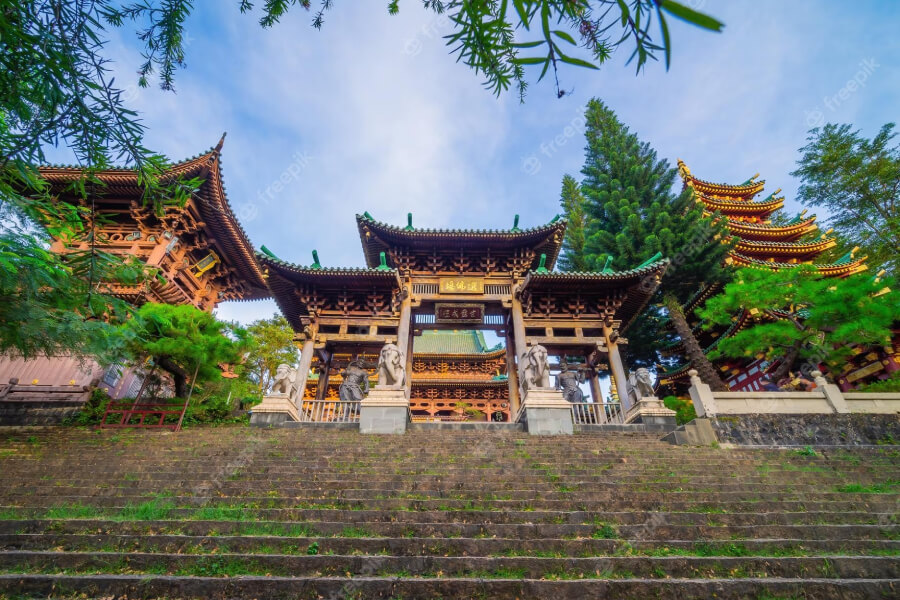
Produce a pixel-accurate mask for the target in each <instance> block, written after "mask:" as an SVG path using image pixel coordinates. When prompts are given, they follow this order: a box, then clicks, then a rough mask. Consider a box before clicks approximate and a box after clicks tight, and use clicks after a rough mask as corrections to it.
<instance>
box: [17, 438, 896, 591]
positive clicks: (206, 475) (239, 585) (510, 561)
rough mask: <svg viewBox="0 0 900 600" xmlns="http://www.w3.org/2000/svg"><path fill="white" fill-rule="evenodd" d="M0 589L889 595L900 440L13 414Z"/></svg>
mask: <svg viewBox="0 0 900 600" xmlns="http://www.w3.org/2000/svg"><path fill="white" fill-rule="evenodd" d="M0 472H2V474H3V475H2V477H3V486H2V489H0V598H3V599H10V600H11V599H12V598H47V597H53V598H111V597H115V598H121V597H131V598H133V597H141V598H156V597H159V598H170V599H171V598H223V599H224V598H235V597H245V598H334V599H339V598H395V599H396V598H510V599H512V598H523V599H524V598H553V599H556V598H573V599H574V598H601V597H603V598H607V597H609V598H678V599H683V598H713V597H715V598H719V599H729V598H752V599H757V600H763V599H770V600H771V599H776V598H778V599H789V598H810V599H811V598H815V599H827V598H897V597H900V525H898V507H900V503H898V498H900V496H898V491H900V449H898V448H897V447H896V446H885V447H881V448H861V449H849V448H848V449H833V448H829V449H827V450H824V451H823V450H820V451H818V452H815V453H814V452H813V451H811V450H801V451H796V450H775V449H738V450H734V449H731V450H726V449H722V448H715V447H709V446H707V447H688V446H672V445H670V444H667V443H665V442H662V441H660V440H658V439H657V437H655V436H653V435H650V434H633V433H632V434H629V433H617V432H604V433H598V434H590V435H575V436H570V437H554V438H539V437H533V436H528V435H527V434H524V433H521V432H517V431H448V430H424V429H422V430H412V431H410V432H408V433H407V434H406V435H404V436H394V437H383V436H362V435H360V434H358V433H356V432H352V431H345V430H327V429H275V430H267V429H258V428H249V427H230V428H209V429H190V430H186V431H183V432H180V433H176V434H173V433H168V432H148V431H125V432H111V431H108V430H106V431H95V430H87V429H49V428H48V429H18V430H13V431H12V432H10V431H9V430H8V431H5V432H3V434H2V438H0Z"/></svg>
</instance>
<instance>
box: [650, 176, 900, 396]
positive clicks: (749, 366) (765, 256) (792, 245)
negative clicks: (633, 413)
mask: <svg viewBox="0 0 900 600" xmlns="http://www.w3.org/2000/svg"><path fill="white" fill-rule="evenodd" d="M678 171H679V174H680V175H681V178H682V180H683V182H684V186H685V188H690V189H691V190H692V191H693V192H694V196H695V198H696V200H697V201H698V202H702V203H703V205H704V207H705V211H704V212H705V214H707V215H711V214H713V213H715V212H718V213H719V214H720V215H722V216H723V217H724V218H725V219H726V226H727V228H728V230H729V231H730V233H731V234H732V235H733V236H734V237H735V238H737V243H736V244H735V246H734V248H733V249H732V250H731V252H730V253H729V256H728V258H727V259H726V260H727V262H729V263H730V264H733V265H735V266H736V267H749V268H754V269H773V270H779V269H789V268H793V267H796V266H797V265H800V264H812V265H814V266H815V268H816V270H817V271H818V273H820V274H821V275H823V276H825V277H846V276H848V275H852V274H854V273H859V272H861V271H864V270H866V268H867V267H866V264H865V260H866V259H865V257H856V256H855V250H854V251H851V252H848V253H847V254H845V255H844V256H842V257H840V258H839V259H838V260H836V261H834V262H832V263H817V262H816V259H817V258H819V257H820V255H822V253H824V252H825V251H827V250H830V249H832V248H834V247H835V245H836V242H835V240H834V238H833V237H830V233H831V232H830V230H829V231H826V232H824V233H823V232H819V229H818V226H817V225H816V223H815V221H816V217H815V216H805V214H800V215H798V216H796V217H794V218H793V219H791V220H789V221H787V222H786V223H783V224H776V223H773V221H772V218H771V217H772V215H773V214H774V213H776V212H777V211H779V210H781V209H782V208H783V206H784V197H783V196H779V195H778V193H779V192H780V191H781V190H775V191H774V192H772V193H771V194H769V195H768V196H766V197H764V198H758V196H760V195H761V194H762V192H763V190H764V188H765V181H764V180H760V179H758V177H759V175H758V174H757V175H754V176H753V177H751V178H750V179H748V180H747V181H745V182H743V183H741V184H738V185H732V184H725V183H711V182H709V181H705V180H703V179H699V178H697V177H695V176H694V175H693V174H692V173H691V170H690V169H689V168H688V167H687V165H685V164H684V162H683V161H681V160H679V161H678ZM804 213H805V211H804ZM718 291H720V290H719V288H716V287H710V288H706V289H703V290H701V291H700V292H698V293H697V294H696V295H695V296H694V297H693V298H692V299H691V300H690V301H689V302H688V303H687V304H686V305H685V306H684V307H683V308H684V313H685V315H687V316H688V320H689V322H691V325H692V326H693V327H694V332H695V334H697V335H698V336H699V339H700V342H701V345H702V346H703V347H704V349H705V351H707V352H708V351H710V350H712V349H713V348H715V346H716V344H717V342H718V340H721V339H723V338H725V337H728V336H731V335H734V334H735V333H737V332H738V331H740V330H741V328H743V327H745V326H746V325H748V324H749V323H751V322H752V320H753V319H755V318H757V317H756V316H754V315H751V314H750V313H749V312H747V311H744V312H743V313H742V314H740V315H736V316H735V319H734V322H733V324H732V325H731V327H729V328H728V329H727V330H726V331H716V330H713V331H704V330H703V329H702V323H701V321H700V318H699V317H697V316H696V314H695V312H694V311H695V310H696V309H697V308H698V307H700V306H701V305H702V304H703V303H704V302H705V301H706V300H707V299H708V298H709V297H711V296H712V295H714V294H716V293H717V292H718ZM668 350H669V352H670V353H671V354H673V355H675V356H682V353H683V348H682V346H681V344H680V343H676V344H675V345H674V346H672V347H671V348H669V349H668ZM897 351H898V349H897V348H896V347H895V348H893V349H889V350H888V354H891V353H892V354H893V355H892V356H889V357H879V356H877V355H878V353H877V352H875V353H871V352H865V353H864V352H862V351H861V352H860V353H861V354H863V356H866V355H869V354H872V355H873V356H871V358H872V360H875V361H879V362H880V360H881V358H887V359H888V360H889V365H888V366H889V367H890V365H891V364H894V365H895V366H896V363H897V360H898V354H897ZM863 360H866V359H865V358H863ZM718 366H719V369H720V371H721V375H722V379H723V380H724V381H725V383H726V384H727V385H728V386H729V387H730V388H731V389H732V390H735V391H753V390H758V389H760V379H761V378H762V377H763V376H764V374H765V373H766V371H767V367H768V366H769V365H767V363H765V362H764V361H763V360H762V359H761V358H756V359H754V360H752V361H750V362H735V361H733V360H722V361H719V362H718ZM861 366H862V365H860V366H854V361H851V363H848V367H847V368H848V372H847V373H843V374H834V375H835V382H836V383H838V384H839V385H841V386H842V387H845V388H847V387H852V382H853V381H855V379H853V377H852V375H850V372H852V371H855V370H856V369H857V368H860V367H861ZM869 368H871V367H869ZM689 369H690V363H689V362H682V363H681V364H679V365H677V366H676V367H674V368H671V369H669V370H667V371H665V372H663V373H661V374H660V377H659V381H658V384H659V385H660V386H663V387H667V388H671V389H682V388H686V387H687V386H688V385H689V381H688V370H689ZM848 376H850V380H849V381H848ZM857 379H858V377H857Z"/></svg>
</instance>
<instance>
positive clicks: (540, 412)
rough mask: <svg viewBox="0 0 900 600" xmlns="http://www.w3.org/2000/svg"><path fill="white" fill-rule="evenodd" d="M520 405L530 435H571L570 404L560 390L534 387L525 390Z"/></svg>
mask: <svg viewBox="0 0 900 600" xmlns="http://www.w3.org/2000/svg"><path fill="white" fill-rule="evenodd" d="M522 407H523V408H524V410H525V417H526V419H527V420H528V433H530V434H531V435H572V434H573V433H575V427H574V426H573V425H572V405H571V404H569V403H568V402H566V400H565V398H563V394H562V391H560V390H554V389H549V388H534V389H530V390H528V391H526V392H525V397H524V398H523V399H522Z"/></svg>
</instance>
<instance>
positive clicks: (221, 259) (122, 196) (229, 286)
mask: <svg viewBox="0 0 900 600" xmlns="http://www.w3.org/2000/svg"><path fill="white" fill-rule="evenodd" d="M224 141H225V138H224V136H223V137H222V139H221V140H220V141H219V143H218V144H217V145H216V146H214V147H213V148H210V149H209V150H207V151H206V152H204V153H202V154H200V155H198V156H195V157H193V158H189V159H187V160H183V161H181V162H177V163H175V164H173V165H171V166H170V167H169V168H168V170H167V171H166V172H165V173H164V174H163V176H162V177H161V180H162V182H163V183H166V182H174V181H176V180H177V179H185V180H187V179H192V178H198V179H200V180H201V181H202V183H201V184H200V187H199V189H197V190H196V192H195V193H193V194H191V196H190V197H189V198H188V199H187V201H186V202H185V203H184V204H183V205H174V204H167V205H164V206H163V207H162V208H161V209H159V210H157V209H155V208H154V207H153V206H151V205H149V204H148V203H147V202H145V201H144V199H143V189H142V187H141V185H140V183H139V173H138V172H137V171H135V170H133V169H124V168H112V169H105V170H102V171H98V172H95V173H92V179H93V180H95V181H96V182H89V183H88V184H87V185H88V186H90V189H89V194H88V198H87V199H84V198H79V197H75V196H74V195H73V193H72V192H71V187H72V184H74V183H76V182H77V181H79V180H80V179H82V178H83V177H84V171H83V169H82V168H80V167H72V166H57V165H51V166H46V167H41V168H40V169H39V170H40V174H41V176H42V177H43V178H44V179H45V180H46V181H47V182H48V183H49V184H50V191H51V193H52V194H53V195H54V196H55V197H57V198H60V199H64V200H66V201H68V202H70V203H72V204H75V205H82V206H84V205H85V204H87V203H91V209H92V210H91V211H90V213H89V216H88V222H87V223H86V226H85V231H84V233H83V234H81V235H78V236H75V237H74V238H68V239H62V238H58V237H57V238H56V239H55V240H54V243H53V245H52V246H51V250H52V251H54V252H58V253H60V254H66V253H68V252H75V251H85V250H88V249H90V243H91V233H93V237H94V239H95V240H97V242H96V247H97V248H99V249H101V250H102V251H104V252H108V253H110V254H114V255H119V256H124V257H137V258H138V259H139V260H141V261H142V262H143V263H144V264H146V265H147V266H149V267H153V268H155V269H156V275H155V277H152V278H150V279H149V280H148V281H146V282H144V283H142V284H140V285H134V286H123V285H119V284H116V283H111V282H101V283H102V284H103V285H104V286H105V287H107V288H109V289H110V292H111V293H112V294H113V295H116V296H118V297H120V298H123V299H125V300H127V301H129V302H131V303H133V304H135V305H140V304H143V303H144V302H159V303H164V304H192V305H193V306H196V307H197V308H200V309H202V310H207V311H211V310H212V309H213V308H215V306H216V305H217V304H218V303H219V302H222V301H224V300H256V299H262V298H267V297H269V291H268V289H267V288H266V284H265V281H264V280H263V275H262V271H261V270H260V268H259V265H258V264H257V263H256V259H255V258H254V251H253V246H252V244H251V243H250V241H249V239H248V237H247V234H246V233H245V232H244V230H243V228H242V227H241V224H240V223H239V222H238V220H237V217H236V216H235V214H234V212H233V211H232V209H231V205H230V204H229V202H228V197H227V195H226V194H225V185H224V184H223V182H222V165H221V151H222V145H223V143H224Z"/></svg>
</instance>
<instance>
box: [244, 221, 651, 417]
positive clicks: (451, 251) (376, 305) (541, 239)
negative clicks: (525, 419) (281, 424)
mask: <svg viewBox="0 0 900 600" xmlns="http://www.w3.org/2000/svg"><path fill="white" fill-rule="evenodd" d="M356 221H357V228H358V230H359V239H360V242H361V244H362V250H363V256H364V258H365V263H366V266H365V267H364V268H333V267H325V266H323V265H321V264H320V262H319V260H318V255H317V254H316V253H315V252H314V255H313V256H314V261H313V264H312V265H310V266H302V265H296V264H292V263H289V262H286V261H283V260H281V259H279V258H278V257H277V256H275V255H274V254H273V253H271V252H269V251H267V250H265V249H264V251H263V252H259V253H257V255H256V258H257V261H258V262H259V265H260V267H261V268H262V269H263V274H264V277H265V279H266V284H267V286H268V288H269V291H270V292H271V294H272V296H273V297H274V298H275V300H276V302H277V303H278V306H279V308H280V309H281V312H282V313H283V314H284V316H285V318H287V320H288V322H289V323H290V324H291V326H292V327H293V329H294V331H295V332H296V338H295V339H296V340H297V342H298V344H300V345H301V346H302V350H301V359H300V365H299V367H298V377H302V378H304V381H302V382H299V385H298V387H299V388H300V389H302V390H304V391H305V393H304V399H305V402H312V401H315V400H327V399H336V398H337V397H338V388H339V386H340V383H341V373H342V372H343V370H344V369H345V368H347V366H348V365H349V364H350V362H351V361H356V363H357V364H362V365H364V366H365V367H367V368H369V369H370V373H374V368H375V366H376V364H377V358H378V352H379V350H380V349H381V347H382V346H383V345H384V344H386V343H395V344H396V345H397V346H398V348H399V349H400V351H401V352H402V354H403V355H404V356H405V359H406V361H407V368H406V372H407V373H409V374H411V376H410V377H409V378H408V380H407V398H408V399H409V402H410V410H411V413H412V415H413V418H414V419H419V420H438V419H440V420H455V419H462V418H467V417H468V418H473V419H481V420H487V419H491V420H498V421H499V420H504V421H511V420H513V419H514V418H515V416H516V414H517V411H518V408H519V401H520V399H519V389H518V378H517V372H516V371H517V370H516V364H517V360H518V358H519V357H521V356H523V355H524V354H525V353H526V351H527V349H528V348H529V346H531V345H536V344H540V345H542V346H544V347H545V348H546V349H547V350H548V353H549V354H550V355H551V356H553V357H555V363H554V365H555V368H559V366H558V365H559V364H560V361H567V363H577V364H578V365H580V368H581V370H582V372H583V373H584V374H585V376H586V380H587V383H588V384H589V385H590V386H591V389H592V391H594V394H593V395H594V397H595V398H597V399H598V400H599V384H598V376H599V375H598V374H599V372H600V371H605V370H609V371H610V372H611V375H612V376H613V379H614V382H615V383H614V385H615V386H616V387H617V388H618V389H617V392H618V394H619V397H621V398H627V396H628V394H627V392H626V388H625V385H626V374H625V369H624V365H623V363H622V359H621V356H620V351H619V346H620V345H621V344H625V343H627V339H625V338H624V337H623V335H622V334H623V333H624V332H625V331H626V330H627V328H628V326H629V325H630V324H631V323H632V322H633V321H634V319H635V318H636V317H637V315H638V314H640V312H641V311H642V310H643V308H644V306H645V305H646V303H647V302H648V301H649V299H650V297H651V296H652V294H653V292H654V291H655V290H656V288H657V287H658V285H659V279H660V277H661V276H662V274H663V273H664V272H665V269H666V267H667V266H668V261H666V260H654V261H648V262H647V263H646V264H643V265H639V266H637V267H636V268H635V269H632V270H630V271H621V272H613V271H608V272H603V273H557V272H554V271H553V267H554V266H555V263H556V260H557V258H558V256H559V252H560V249H561V247H562V242H563V238H564V236H565V229H566V221H565V220H564V219H561V218H559V217H557V218H555V219H553V220H552V221H551V222H550V223H547V224H546V225H541V226H538V227H533V228H527V229H523V228H519V227H518V216H516V218H515V219H514V223H513V227H512V228H510V229H494V230H464V229H419V228H416V227H414V226H413V223H412V215H411V214H410V215H408V218H407V224H406V226H395V225H390V224H386V223H382V222H380V221H376V220H375V219H374V218H373V217H372V216H371V215H370V214H369V213H364V214H362V215H357V217H356ZM481 331H492V332H494V334H496V335H497V336H498V338H499V339H500V340H502V341H503V342H504V343H503V344H502V345H501V347H495V348H488V347H486V344H485V341H484V337H483V336H482V335H481V334H480V333H479V332H481ZM310 373H312V375H310Z"/></svg>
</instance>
